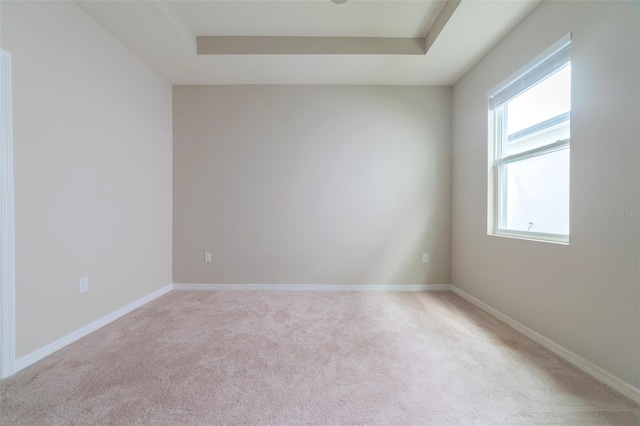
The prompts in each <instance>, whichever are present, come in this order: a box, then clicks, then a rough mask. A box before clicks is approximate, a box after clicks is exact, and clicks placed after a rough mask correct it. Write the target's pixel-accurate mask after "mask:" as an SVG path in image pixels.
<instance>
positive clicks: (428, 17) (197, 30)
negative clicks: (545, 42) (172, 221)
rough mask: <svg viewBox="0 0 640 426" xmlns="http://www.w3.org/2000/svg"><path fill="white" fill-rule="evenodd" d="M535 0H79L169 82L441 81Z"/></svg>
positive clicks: (457, 73)
mask: <svg viewBox="0 0 640 426" xmlns="http://www.w3.org/2000/svg"><path fill="white" fill-rule="evenodd" d="M539 2H540V0H461V1H459V0H449V1H441V0H437V1H433V0H430V1H423V0H421V1H400V0H392V1H376V0H374V1H366V0H349V1H348V2H347V3H344V4H334V3H332V2H331V1H330V0H302V1H300V0H298V1H292V0H285V1H272V0H258V1H244V0H234V1H216V0H208V1H191V0H175V1H152V0H146V1H83V0H78V1H76V3H77V4H78V5H79V6H80V7H81V8H82V9H83V10H85V11H86V12H87V13H88V14H89V15H91V16H92V17H93V18H94V19H95V20H96V21H97V22H98V23H100V24H101V25H102V26H103V27H104V28H106V29H107V30H108V31H109V32H111V33H112V34H113V35H114V36H115V37H117V38H118V39H120V40H121V41H122V42H123V43H124V44H125V45H126V46H128V47H129V48H130V49H131V50H132V51H133V52H134V53H136V54H137V55H138V56H139V57H141V58H142V59H143V60H144V61H146V62H147V63H148V64H149V65H151V66H152V67H153V68H155V69H156V70H157V71H158V72H159V73H160V74H161V75H162V76H163V77H165V78H166V79H167V80H168V81H169V82H170V83H172V84H389V85H451V84H454V83H455V82H456V81H457V80H458V79H459V78H460V77H461V76H462V75H464V73H465V72H466V71H468V70H469V69H470V68H471V66H473V64H475V63H476V62H477V61H478V60H479V59H480V58H481V57H482V56H483V55H484V54H485V53H487V51H489V50H490V49H491V48H492V47H493V46H494V45H495V44H496V43H497V42H498V41H499V40H500V39H501V38H502V37H504V36H505V35H506V34H507V33H508V32H509V31H510V30H511V29H512V28H513V27H515V26H516V25H517V24H518V23H519V22H520V21H521V20H522V19H523V18H524V17H525V16H526V15H527V14H528V13H529V12H530V11H531V10H532V9H533V8H534V7H535V6H536V5H537V4H538V3H539Z"/></svg>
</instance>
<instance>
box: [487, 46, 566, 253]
mask: <svg viewBox="0 0 640 426" xmlns="http://www.w3.org/2000/svg"><path fill="white" fill-rule="evenodd" d="M570 47H571V42H570V38H569V36H566V37H565V38H563V40H561V41H560V42H558V43H557V44H556V45H554V46H553V47H552V48H550V49H549V50H548V51H547V52H545V53H544V54H543V55H541V56H540V57H539V58H537V59H536V60H535V61H533V62H532V64H531V65H530V66H529V67H527V68H526V69H525V71H524V72H520V73H518V74H516V75H515V76H513V77H512V78H511V79H509V80H508V83H507V84H504V85H502V86H500V87H499V88H498V89H497V90H494V91H492V92H490V93H489V114H490V123H491V126H490V127H491V131H490V135H489V152H490V161H491V171H490V173H489V175H490V182H489V185H490V191H489V192H490V194H492V197H491V198H493V200H492V202H491V203H490V208H489V210H490V211H492V214H491V215H490V217H492V222H493V223H491V224H490V233H491V234H495V235H505V236H514V237H522V238H529V239H537V240H547V241H555V242H568V241H569V157H570V156H569V153H570V148H569V147H570V144H569V141H570V114H571V62H570Z"/></svg>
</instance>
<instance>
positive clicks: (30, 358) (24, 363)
mask: <svg viewBox="0 0 640 426" xmlns="http://www.w3.org/2000/svg"><path fill="white" fill-rule="evenodd" d="M172 289H173V285H171V284H169V285H167V286H165V287H162V288H161V289H158V290H156V291H154V292H153V293H150V294H147V295H146V296H143V297H141V298H140V299H137V300H134V301H133V302H131V303H129V304H128V305H126V306H123V307H122V308H120V309H118V310H116V311H114V312H112V313H110V314H108V315H105V316H104V317H102V318H99V319H97V320H95V321H93V322H91V323H89V324H87V325H85V326H84V327H82V328H79V329H78V330H76V331H74V332H72V333H69V334H67V335H66V336H64V337H62V338H60V339H58V340H56V341H55V342H52V343H49V344H48V345H46V346H43V347H42V348H40V349H38V350H36V351H34V352H31V353H30V354H28V355H25V356H23V357H21V358H19V359H17V360H16V361H15V364H14V371H13V372H12V373H11V374H13V373H17V372H18V371H20V370H22V369H23V368H25V367H28V366H30V365H31V364H34V363H35V362H37V361H40V360H41V359H43V358H45V357H47V356H49V355H51V354H52V353H54V352H56V351H58V350H60V349H62V348H64V347H65V346H67V345H69V344H71V343H73V342H75V341H77V340H79V339H81V338H83V337H84V336H86V335H88V334H90V333H93V332H94V331H96V330H98V329H100V328H102V327H104V326H105V325H107V324H109V323H110V322H113V321H115V320H117V319H118V318H120V317H122V316H124V315H126V314H128V313H130V312H131V311H133V310H135V309H137V308H139V307H141V306H142V305H145V304H147V303H149V302H151V301H152V300H154V299H157V298H158V297H160V296H162V295H164V294H166V293H168V292H170V291H171V290H172Z"/></svg>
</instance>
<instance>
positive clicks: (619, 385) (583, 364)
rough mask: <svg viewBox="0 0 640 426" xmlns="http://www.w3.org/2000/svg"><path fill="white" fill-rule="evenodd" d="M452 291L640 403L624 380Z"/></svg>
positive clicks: (638, 395)
mask: <svg viewBox="0 0 640 426" xmlns="http://www.w3.org/2000/svg"><path fill="white" fill-rule="evenodd" d="M451 291H453V292H454V293H455V294H457V295H458V296H460V297H462V298H463V299H465V300H467V301H468V302H471V303H472V304H474V305H475V306H477V307H478V308H480V309H482V310H483V311H485V312H487V313H488V314H489V315H491V316H493V317H495V318H496V319H498V320H499V321H502V322H503V323H505V324H507V325H508V326H510V327H511V328H513V329H515V330H516V331H518V332H519V333H521V334H523V335H525V336H526V337H528V338H529V339H531V340H533V341H534V342H536V343H538V344H539V345H541V346H543V347H544V348H546V349H548V350H550V351H551V352H553V353H554V354H556V355H558V356H559V357H560V358H562V359H564V360H565V361H567V362H569V363H570V364H573V365H574V366H576V367H578V368H579V369H581V370H582V371H584V372H585V373H587V374H589V375H590V376H592V377H593V378H595V379H596V380H598V381H600V382H602V383H604V384H605V385H607V386H609V387H610V388H611V389H613V390H615V391H617V392H619V393H621V394H622V395H624V396H626V397H627V398H629V399H631V400H632V401H634V402H636V403H640V389H638V388H636V387H635V386H632V385H630V384H629V383H627V382H625V381H624V380H622V379H620V378H618V377H616V376H614V375H613V374H611V373H609V372H608V371H606V370H604V369H602V368H600V367H598V366H597V365H595V364H593V363H591V362H589V361H587V360H586V359H584V358H582V357H581V356H580V355H578V354H576V353H574V352H572V351H570V350H569V349H567V348H565V347H564V346H560V345H559V344H557V343H556V342H554V341H553V340H551V339H548V338H546V337H544V336H543V335H542V334H540V333H538V332H536V331H533V330H532V329H530V328H529V327H527V326H526V325H524V324H521V323H519V322H518V321H516V320H514V319H513V318H511V317H509V316H507V315H505V314H503V313H502V312H500V311H498V310H497V309H494V308H492V307H491V306H489V305H487V304H486V303H484V302H482V301H481V300H479V299H476V298H475V297H473V296H472V295H470V294H469V293H466V292H465V291H463V290H460V289H459V288H458V287H456V286H455V285H451Z"/></svg>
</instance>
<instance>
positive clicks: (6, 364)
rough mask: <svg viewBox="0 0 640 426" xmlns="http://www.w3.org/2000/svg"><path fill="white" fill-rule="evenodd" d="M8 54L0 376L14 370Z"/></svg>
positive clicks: (0, 208)
mask: <svg viewBox="0 0 640 426" xmlns="http://www.w3.org/2000/svg"><path fill="white" fill-rule="evenodd" d="M12 127H13V118H12V95H11V54H10V53H9V52H7V51H5V50H2V49H0V308H1V309H2V312H1V314H0V378H5V377H8V376H10V375H11V374H13V373H14V368H15V360H16V351H15V343H16V340H15V282H16V279H15V278H16V272H15V234H14V233H15V229H14V225H15V223H14V197H13V190H14V185H13V129H12Z"/></svg>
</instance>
